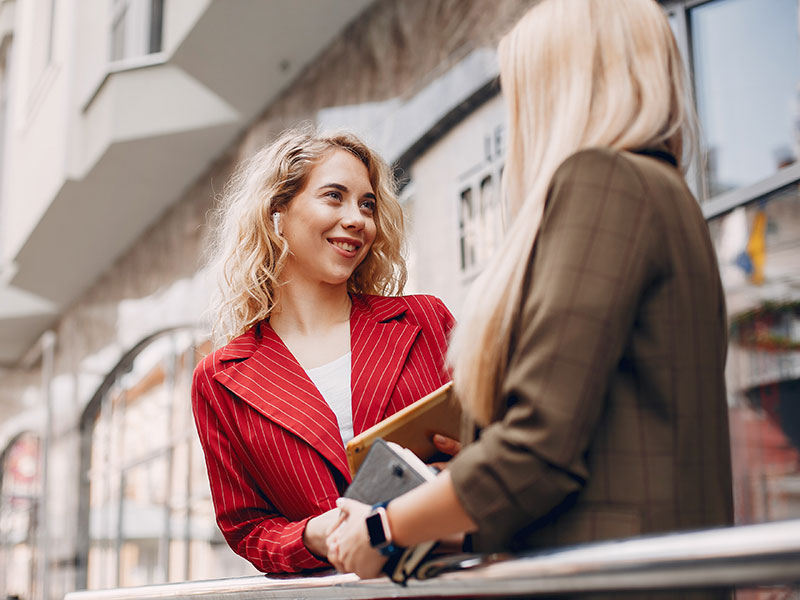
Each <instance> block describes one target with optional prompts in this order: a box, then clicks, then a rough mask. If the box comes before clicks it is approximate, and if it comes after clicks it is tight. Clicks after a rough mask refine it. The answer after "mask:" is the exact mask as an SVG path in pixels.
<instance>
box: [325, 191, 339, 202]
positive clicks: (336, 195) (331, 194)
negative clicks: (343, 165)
mask: <svg viewBox="0 0 800 600" xmlns="http://www.w3.org/2000/svg"><path fill="white" fill-rule="evenodd" d="M325 195H326V196H327V197H329V198H333V199H334V200H341V199H342V194H341V192H337V191H336V190H330V191H329V192H326V193H325Z"/></svg>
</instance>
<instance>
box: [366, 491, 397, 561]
mask: <svg viewBox="0 0 800 600" xmlns="http://www.w3.org/2000/svg"><path fill="white" fill-rule="evenodd" d="M387 504H389V502H388V501H387V502H379V503H378V504H376V505H374V506H373V507H372V510H371V511H370V513H369V515H367V520H366V523H367V535H369V545H370V546H372V547H373V548H375V549H376V550H378V551H380V553H381V554H383V555H384V556H392V555H393V554H395V553H396V552H397V550H399V548H398V547H397V546H395V545H394V544H393V543H392V531H391V529H389V518H388V517H387V516H386V505H387Z"/></svg>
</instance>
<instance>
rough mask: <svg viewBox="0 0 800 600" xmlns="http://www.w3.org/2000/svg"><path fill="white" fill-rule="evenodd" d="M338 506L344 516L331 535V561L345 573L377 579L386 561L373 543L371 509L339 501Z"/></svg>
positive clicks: (347, 501) (329, 555) (328, 542)
mask: <svg viewBox="0 0 800 600" xmlns="http://www.w3.org/2000/svg"><path fill="white" fill-rule="evenodd" d="M336 506H338V507H339V509H340V510H341V511H342V514H341V519H340V522H339V525H338V526H337V527H336V528H335V529H334V530H333V531H331V533H330V534H329V535H328V539H327V544H328V560H329V561H330V563H331V564H332V565H333V566H334V567H336V569H337V570H338V571H340V572H342V573H349V572H353V573H355V574H356V575H358V576H359V577H361V578H362V579H369V578H372V577H377V576H378V575H380V573H381V569H382V568H383V565H384V564H385V563H386V557H385V556H383V555H381V553H380V552H378V551H377V550H375V548H373V547H372V546H370V543H369V535H368V534H367V525H366V523H365V520H366V518H367V515H368V514H369V512H370V507H369V505H367V504H362V503H361V502H356V501H355V500H350V499H349V498H339V499H338V500H337V501H336Z"/></svg>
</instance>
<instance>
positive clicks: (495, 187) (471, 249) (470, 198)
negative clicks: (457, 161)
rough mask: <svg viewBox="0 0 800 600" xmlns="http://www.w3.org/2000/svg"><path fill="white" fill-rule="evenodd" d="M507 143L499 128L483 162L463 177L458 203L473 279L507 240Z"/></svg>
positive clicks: (466, 264)
mask: <svg viewBox="0 0 800 600" xmlns="http://www.w3.org/2000/svg"><path fill="white" fill-rule="evenodd" d="M503 141H504V129H503V126H501V125H498V126H496V127H495V128H494V130H493V131H492V132H491V133H490V134H487V135H485V136H484V156H483V161H482V163H481V164H480V165H478V166H477V167H476V168H473V169H471V170H470V171H469V172H468V173H465V174H464V175H462V176H461V178H460V179H462V180H463V182H464V183H463V184H462V188H461V192H460V196H459V204H458V220H459V233H460V243H461V271H462V272H463V273H465V274H466V275H467V276H469V277H471V276H474V275H476V274H477V272H479V271H480V270H481V269H482V268H483V267H484V266H485V265H486V263H487V262H488V261H489V259H490V258H491V256H492V255H493V254H494V252H495V250H497V248H498V247H499V246H500V242H501V241H502V239H503V232H504V228H503V214H504V206H503V201H502V197H501V194H500V179H501V177H502V173H503V162H502V161H503V160H504V157H505V149H504V147H503Z"/></svg>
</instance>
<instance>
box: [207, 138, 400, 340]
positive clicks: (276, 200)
mask: <svg viewBox="0 0 800 600" xmlns="http://www.w3.org/2000/svg"><path fill="white" fill-rule="evenodd" d="M334 150H344V151H346V152H350V153H351V154H353V155H354V156H355V157H356V158H358V159H359V160H360V161H361V162H362V163H363V164H364V166H365V167H366V168H367V173H368V175H369V181H370V184H372V189H373V190H374V192H375V198H376V203H375V214H374V218H375V226H376V230H377V231H376V235H375V241H374V242H373V243H372V247H371V248H370V250H369V253H368V254H367V256H366V258H364V260H363V261H362V262H361V264H360V265H359V266H358V267H357V268H356V270H355V271H354V272H353V274H352V275H351V276H350V280H349V281H348V284H347V288H348V291H350V292H357V293H362V294H386V295H392V294H399V293H401V292H402V291H403V286H404V285H405V282H406V263H405V259H404V257H403V243H404V225H403V210H402V207H401V206H400V203H399V202H398V200H397V195H396V192H395V190H396V184H395V179H394V176H393V174H392V173H391V171H390V169H389V167H388V165H387V164H386V162H384V160H383V159H382V158H381V157H380V156H379V155H378V154H377V153H375V152H373V151H372V150H371V149H370V148H369V147H368V146H367V145H366V144H365V143H364V142H362V141H361V140H360V139H359V138H358V137H356V136H355V135H353V134H351V133H347V132H342V133H336V134H331V135H323V134H320V133H318V132H316V131H315V130H314V129H313V128H312V127H310V126H301V127H299V128H296V129H290V130H287V131H285V132H283V133H282V134H281V135H279V136H278V137H277V139H275V140H274V141H273V142H272V143H271V144H269V145H267V146H264V147H263V148H261V149H260V150H259V151H258V152H256V153H255V154H254V155H253V156H252V157H251V158H250V159H248V160H246V161H244V162H243V163H242V164H241V165H240V166H239V168H238V169H237V170H236V172H235V173H234V174H233V176H232V177H231V180H230V181H229V182H228V184H227V186H226V188H225V191H224V193H223V197H222V200H221V202H220V205H219V207H218V208H217V209H216V211H215V213H214V214H213V215H212V222H213V237H212V240H211V244H210V247H209V251H208V254H209V263H210V265H211V268H212V271H213V272H214V274H215V275H216V277H217V285H218V290H217V294H216V296H215V297H214V298H213V300H212V306H211V309H210V316H211V320H212V322H213V330H212V333H213V338H214V342H215V345H217V346H219V345H221V344H224V343H226V342H228V341H230V340H231V339H233V338H234V337H236V336H237V335H240V334H242V333H244V332H245V331H247V330H248V329H249V328H250V327H252V326H253V325H255V324H256V323H258V322H259V321H262V320H264V319H266V318H267V317H269V315H270V314H271V312H272V310H273V309H274V308H275V305H276V303H277V302H278V294H279V292H280V284H281V273H282V272H283V268H284V265H285V264H286V259H287V257H288V255H289V252H290V248H289V246H288V244H287V243H286V240H285V239H284V238H283V237H282V236H280V235H278V234H277V233H276V232H275V231H274V228H273V224H272V213H273V212H275V211H276V210H277V209H280V208H281V207H284V206H286V205H287V204H288V203H289V202H291V201H292V198H294V197H295V196H296V195H297V194H298V193H300V192H301V191H302V190H303V188H304V187H305V185H306V182H307V181H308V177H309V175H310V173H311V170H312V169H313V168H314V167H315V166H316V165H317V164H318V163H319V162H320V160H321V159H322V158H323V157H325V156H326V155H328V154H329V153H330V152H332V151H334Z"/></svg>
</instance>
